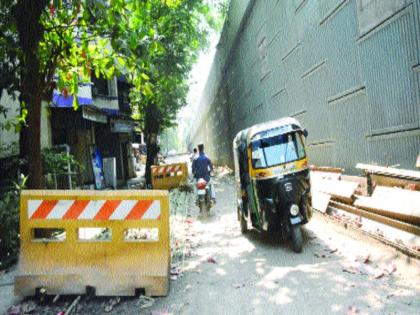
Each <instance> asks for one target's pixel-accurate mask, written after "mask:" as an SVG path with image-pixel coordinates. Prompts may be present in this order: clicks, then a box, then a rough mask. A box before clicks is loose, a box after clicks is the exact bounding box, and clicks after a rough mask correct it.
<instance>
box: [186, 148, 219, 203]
mask: <svg viewBox="0 0 420 315" xmlns="http://www.w3.org/2000/svg"><path fill="white" fill-rule="evenodd" d="M191 168H192V173H193V176H194V179H195V181H196V182H197V181H198V180H199V179H200V178H203V179H204V180H205V181H206V182H207V184H208V185H209V188H210V198H211V200H212V202H213V203H216V192H215V189H214V187H213V182H212V181H211V179H210V172H212V171H213V164H212V163H211V160H210V159H209V157H208V156H207V155H206V154H205V153H204V144H202V143H200V144H199V145H198V155H197V156H196V157H195V158H194V160H193V162H192V167H191ZM196 192H197V191H196Z"/></svg>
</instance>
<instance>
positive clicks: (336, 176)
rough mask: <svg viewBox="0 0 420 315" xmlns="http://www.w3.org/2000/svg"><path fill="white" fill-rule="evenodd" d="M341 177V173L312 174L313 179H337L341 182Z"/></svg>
mask: <svg viewBox="0 0 420 315" xmlns="http://www.w3.org/2000/svg"><path fill="white" fill-rule="evenodd" d="M340 177H341V174H340V173H329V172H313V171H312V172H311V179H314V180H318V179H335V180H339V179H340Z"/></svg>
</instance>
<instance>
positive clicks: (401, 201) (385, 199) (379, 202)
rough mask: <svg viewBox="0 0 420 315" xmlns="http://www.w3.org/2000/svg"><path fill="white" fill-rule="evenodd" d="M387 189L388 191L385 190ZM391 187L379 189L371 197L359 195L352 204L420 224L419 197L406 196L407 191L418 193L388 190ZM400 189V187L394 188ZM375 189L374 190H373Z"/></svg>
mask: <svg viewBox="0 0 420 315" xmlns="http://www.w3.org/2000/svg"><path fill="white" fill-rule="evenodd" d="M383 188H385V189H386V188H387V187H383ZM387 190H388V193H386V191H387ZM391 190H393V189H392V188H388V189H386V190H382V191H381V190H379V191H378V192H377V193H376V195H375V192H374V195H372V197H359V198H358V199H357V200H356V201H355V202H354V205H355V206H356V207H359V208H362V209H364V210H369V211H371V212H375V213H378V214H381V215H385V216H387V217H390V218H394V219H397V220H401V221H404V222H407V223H410V224H416V225H420V198H418V197H417V196H412V195H410V196H408V195H407V193H414V194H420V193H419V192H413V191H409V190H404V192H403V193H402V192H398V191H397V192H390V191H391ZM394 190H402V189H394ZM375 191H376V190H375ZM406 192H407V193H406Z"/></svg>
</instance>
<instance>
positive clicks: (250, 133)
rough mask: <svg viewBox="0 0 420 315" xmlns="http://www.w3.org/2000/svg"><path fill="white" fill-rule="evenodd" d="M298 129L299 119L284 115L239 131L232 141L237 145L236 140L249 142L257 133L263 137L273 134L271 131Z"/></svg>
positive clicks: (300, 127)
mask: <svg viewBox="0 0 420 315" xmlns="http://www.w3.org/2000/svg"><path fill="white" fill-rule="evenodd" d="M298 130H302V126H301V124H300V123H299V121H298V120H297V119H295V118H292V117H285V118H281V119H276V120H272V121H268V122H264V123H261V124H257V125H254V126H251V127H249V128H246V129H244V130H241V131H239V132H238V133H237V135H236V137H235V140H234V143H236V145H239V143H238V141H239V142H242V141H246V142H247V143H249V142H251V141H252V140H254V139H255V138H256V136H257V135H259V134H260V135H261V138H264V137H265V136H270V135H269V134H273V132H275V134H284V133H288V132H292V131H298ZM265 133H266V134H265ZM264 134H265V135H264Z"/></svg>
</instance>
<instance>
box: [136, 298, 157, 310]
mask: <svg viewBox="0 0 420 315" xmlns="http://www.w3.org/2000/svg"><path fill="white" fill-rule="evenodd" d="M154 303H155V299H154V298H151V297H148V296H145V295H141V296H140V297H139V300H138V301H137V303H136V305H137V306H140V308H141V309H144V308H149V307H152V306H153V304H154Z"/></svg>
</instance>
